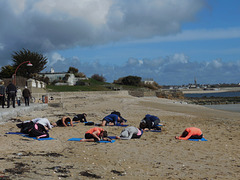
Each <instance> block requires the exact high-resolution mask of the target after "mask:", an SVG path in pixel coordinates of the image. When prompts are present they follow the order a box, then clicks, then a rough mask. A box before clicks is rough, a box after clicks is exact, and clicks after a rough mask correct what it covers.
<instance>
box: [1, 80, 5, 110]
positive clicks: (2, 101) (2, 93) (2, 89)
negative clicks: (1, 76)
mask: <svg viewBox="0 0 240 180" xmlns="http://www.w3.org/2000/svg"><path fill="white" fill-rule="evenodd" d="M0 102H1V104H2V108H4V105H5V86H4V81H1V85H0Z"/></svg>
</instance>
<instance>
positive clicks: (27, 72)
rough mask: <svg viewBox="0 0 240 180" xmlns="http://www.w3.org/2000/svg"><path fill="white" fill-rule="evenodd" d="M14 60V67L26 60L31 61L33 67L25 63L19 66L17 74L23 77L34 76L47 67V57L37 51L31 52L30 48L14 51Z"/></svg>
mask: <svg viewBox="0 0 240 180" xmlns="http://www.w3.org/2000/svg"><path fill="white" fill-rule="evenodd" d="M12 60H13V68H14V70H16V68H17V67H18V66H19V65H20V64H21V63H23V62H25V61H30V62H31V63H32V65H33V66H32V67H26V66H25V65H24V64H23V65H22V66H20V67H19V69H18V70H17V75H20V76H23V77H27V78H29V77H32V75H33V74H34V73H39V72H41V71H42V70H44V69H45V68H46V66H45V65H46V64H47V58H46V57H44V56H43V55H42V54H39V53H37V52H31V51H30V50H28V49H27V50H26V49H23V50H20V51H18V52H14V53H13V54H12Z"/></svg>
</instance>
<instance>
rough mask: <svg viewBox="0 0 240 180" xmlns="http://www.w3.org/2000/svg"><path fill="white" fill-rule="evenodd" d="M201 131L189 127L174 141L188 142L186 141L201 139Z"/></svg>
mask: <svg viewBox="0 0 240 180" xmlns="http://www.w3.org/2000/svg"><path fill="white" fill-rule="evenodd" d="M202 137H203V134H202V131H201V130H200V129H198V128H196V127H189V128H187V129H185V131H184V132H183V133H182V135H181V136H179V137H178V136H176V137H175V138H176V139H181V140H188V139H202Z"/></svg>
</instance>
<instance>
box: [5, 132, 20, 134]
mask: <svg viewBox="0 0 240 180" xmlns="http://www.w3.org/2000/svg"><path fill="white" fill-rule="evenodd" d="M5 134H24V133H21V132H6V133H5Z"/></svg>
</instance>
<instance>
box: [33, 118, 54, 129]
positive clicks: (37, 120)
mask: <svg viewBox="0 0 240 180" xmlns="http://www.w3.org/2000/svg"><path fill="white" fill-rule="evenodd" d="M32 122H34V123H38V124H42V125H43V126H46V127H47V128H48V129H52V127H53V126H52V125H51V123H50V122H49V120H48V119H47V118H35V119H32Z"/></svg>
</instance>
